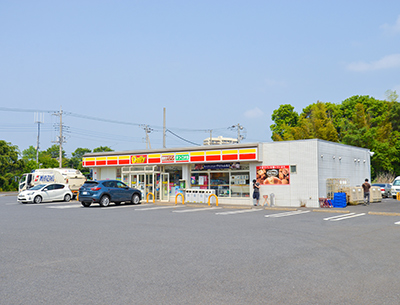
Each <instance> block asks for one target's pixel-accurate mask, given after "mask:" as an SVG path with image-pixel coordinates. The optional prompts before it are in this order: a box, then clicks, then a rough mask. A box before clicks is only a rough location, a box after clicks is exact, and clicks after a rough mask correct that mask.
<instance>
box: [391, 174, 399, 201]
mask: <svg viewBox="0 0 400 305" xmlns="http://www.w3.org/2000/svg"><path fill="white" fill-rule="evenodd" d="M397 193H400V176H399V177H396V179H394V181H393V183H392V197H393V198H394V199H396V196H397Z"/></svg>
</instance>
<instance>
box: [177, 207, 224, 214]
mask: <svg viewBox="0 0 400 305" xmlns="http://www.w3.org/2000/svg"><path fill="white" fill-rule="evenodd" d="M218 209H222V208H217V207H212V208H199V209H191V210H183V211H172V212H174V213H187V212H200V211H207V210H218Z"/></svg>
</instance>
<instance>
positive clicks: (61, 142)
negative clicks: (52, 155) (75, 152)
mask: <svg viewBox="0 0 400 305" xmlns="http://www.w3.org/2000/svg"><path fill="white" fill-rule="evenodd" d="M62 114H63V111H62V109H61V106H60V111H59V112H56V113H53V115H56V116H59V117H60V135H59V137H58V140H57V141H52V142H53V143H58V144H59V146H60V152H59V157H58V165H59V168H62V144H63V143H65V138H64V136H63V125H62Z"/></svg>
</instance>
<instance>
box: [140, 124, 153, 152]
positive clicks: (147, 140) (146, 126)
mask: <svg viewBox="0 0 400 305" xmlns="http://www.w3.org/2000/svg"><path fill="white" fill-rule="evenodd" d="M142 127H143V129H144V131H145V132H146V149H149V147H150V149H151V143H150V137H149V133H150V132H152V131H153V129H151V128H150V127H149V125H142Z"/></svg>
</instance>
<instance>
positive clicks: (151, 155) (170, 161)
mask: <svg viewBox="0 0 400 305" xmlns="http://www.w3.org/2000/svg"><path fill="white" fill-rule="evenodd" d="M259 162H260V160H259V144H243V145H239V144H238V145H224V146H222V145H221V146H202V147H199V148H190V149H188V148H184V149H171V150H169V149H162V150H151V151H129V152H103V153H91V154H86V155H85V156H84V158H83V166H85V167H90V168H92V169H93V179H96V180H100V179H117V180H121V181H123V182H124V183H126V184H127V185H129V186H131V187H134V188H137V189H139V190H140V191H141V192H142V196H143V198H146V197H147V194H150V193H151V194H154V197H155V199H156V200H160V201H174V200H175V196H176V194H177V193H179V192H180V191H182V190H184V189H211V190H214V192H215V194H216V195H217V196H218V198H225V199H229V198H235V199H237V200H247V201H248V200H249V197H250V194H251V189H250V164H256V163H259Z"/></svg>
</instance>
